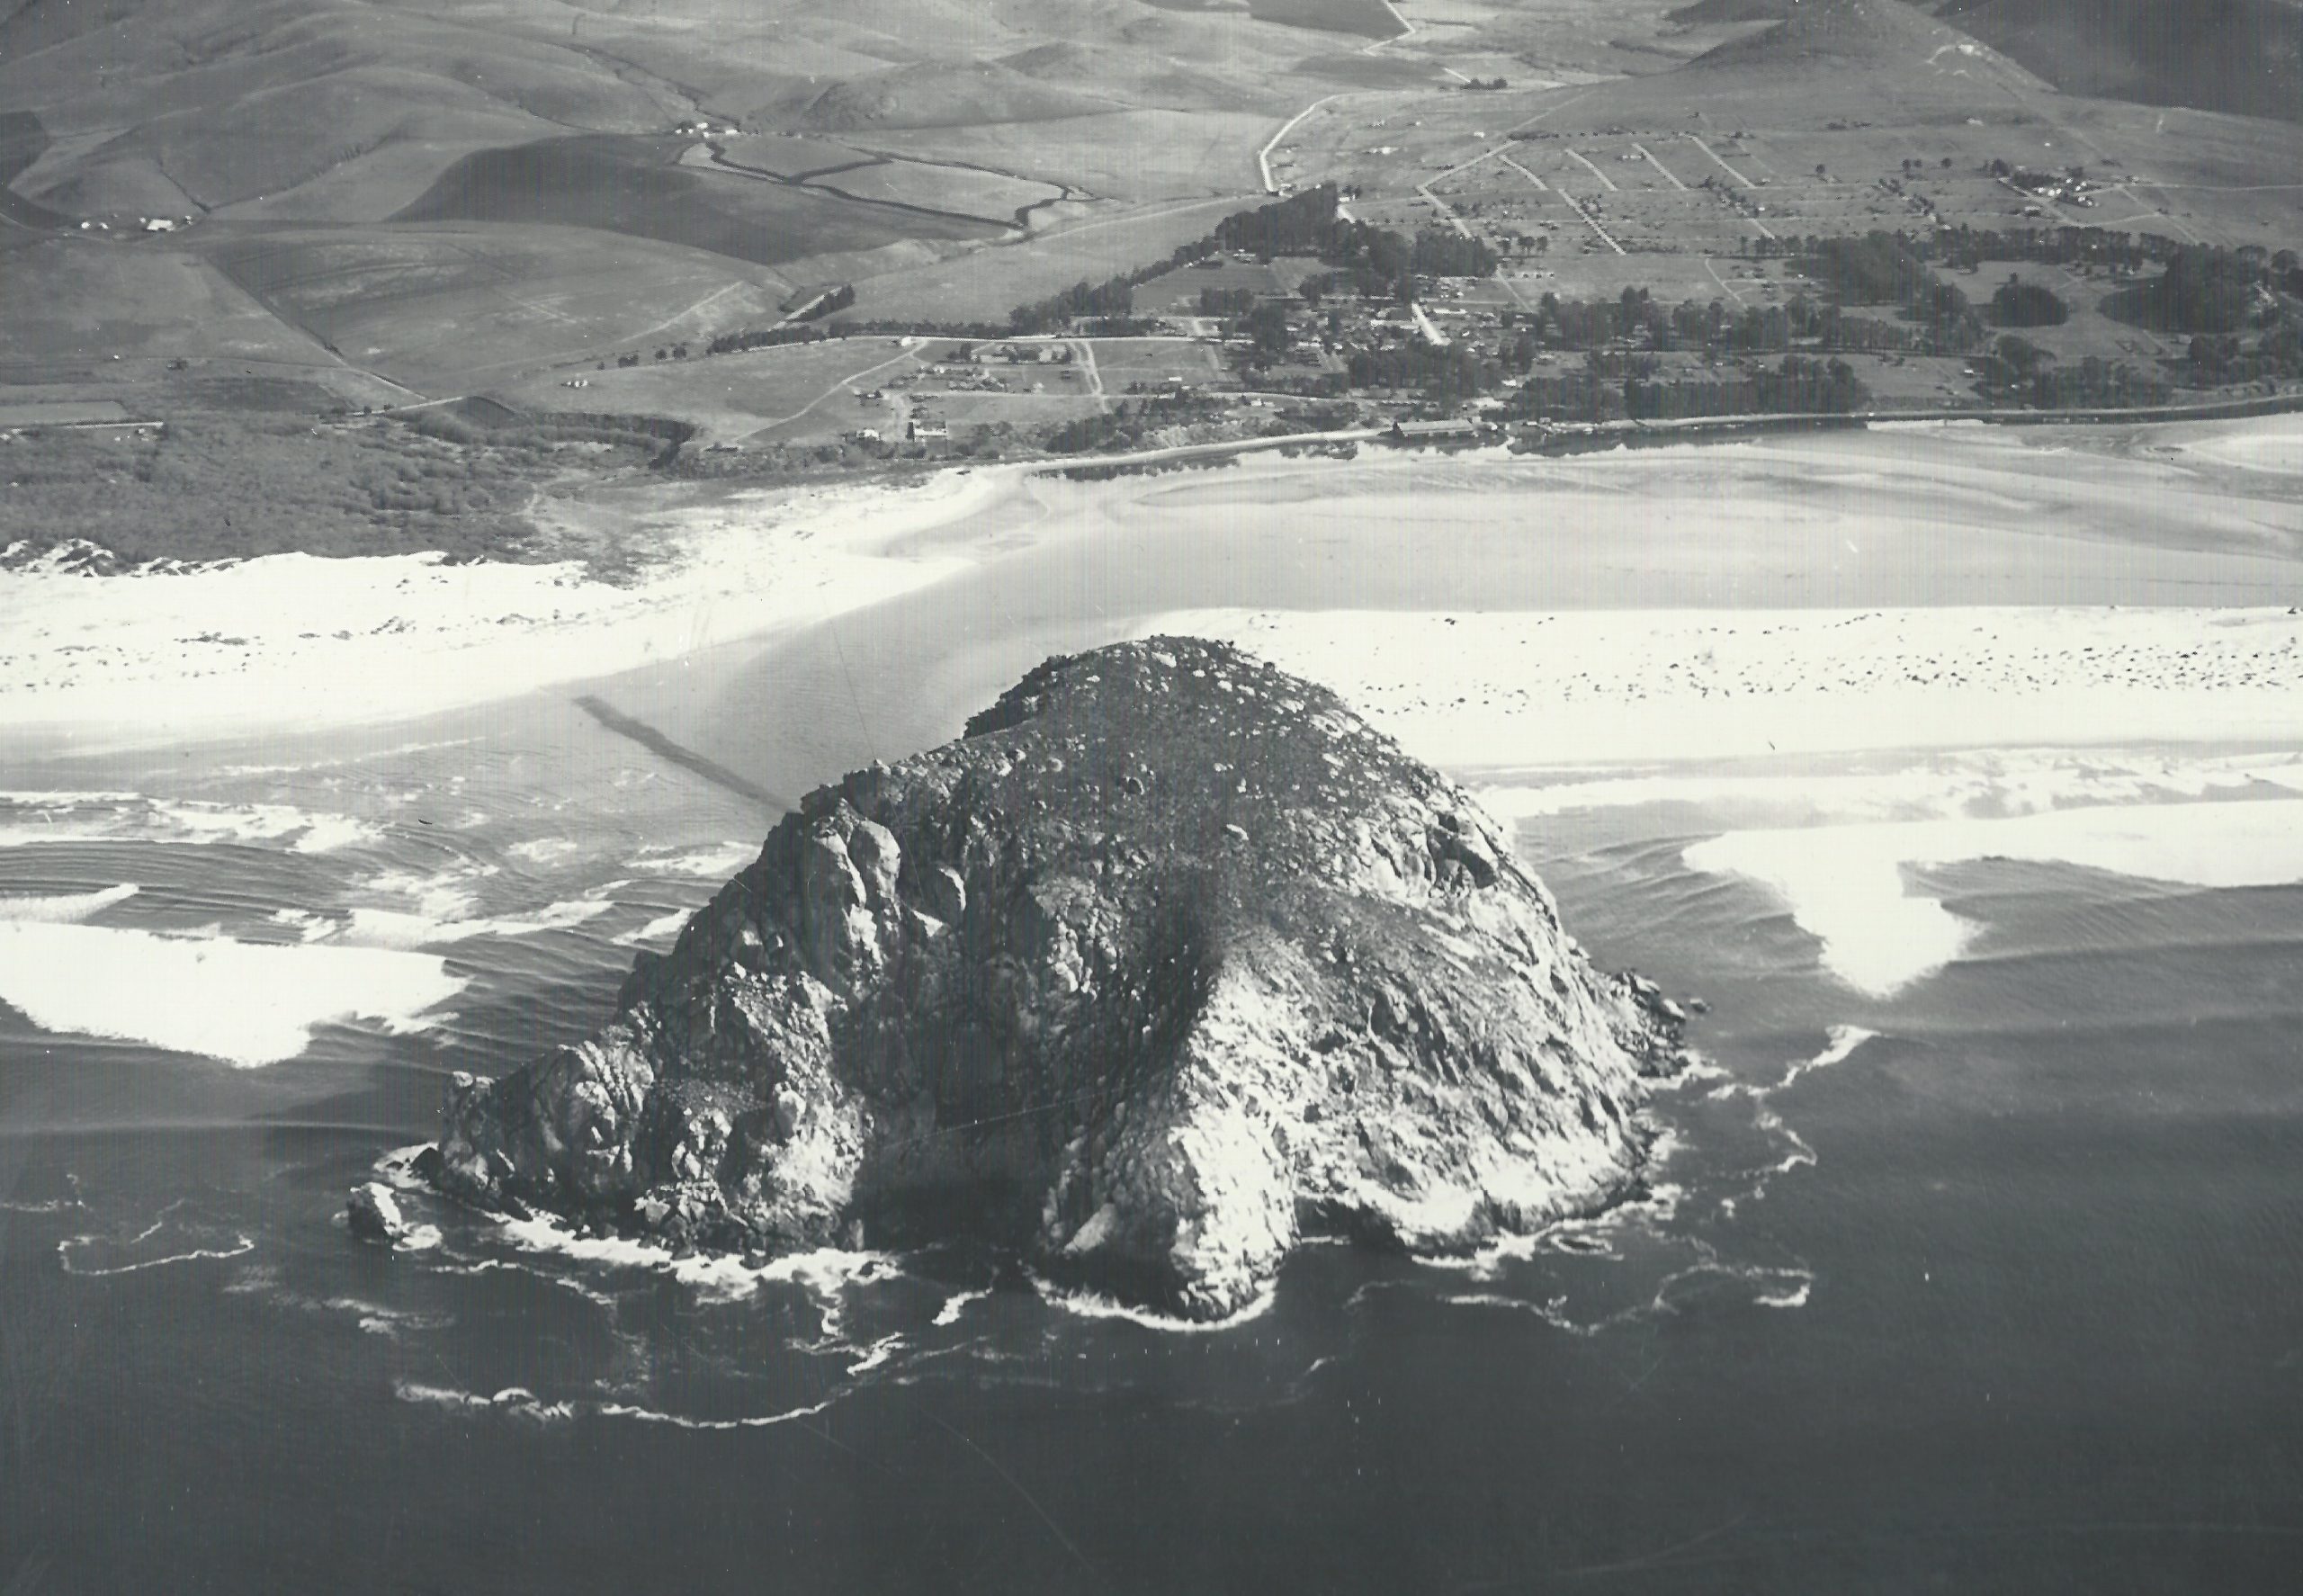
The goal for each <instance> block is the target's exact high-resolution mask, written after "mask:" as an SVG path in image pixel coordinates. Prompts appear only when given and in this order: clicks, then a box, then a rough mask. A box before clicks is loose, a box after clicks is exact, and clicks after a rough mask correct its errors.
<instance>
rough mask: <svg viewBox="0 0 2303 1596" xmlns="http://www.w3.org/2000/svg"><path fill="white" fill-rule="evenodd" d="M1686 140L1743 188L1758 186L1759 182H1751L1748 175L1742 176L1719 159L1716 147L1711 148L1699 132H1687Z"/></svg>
mask: <svg viewBox="0 0 2303 1596" xmlns="http://www.w3.org/2000/svg"><path fill="white" fill-rule="evenodd" d="M1687 140H1688V142H1689V144H1692V145H1694V146H1695V147H1696V148H1698V149H1699V150H1701V151H1703V153H1704V154H1706V155H1707V156H1709V157H1711V164H1712V165H1713V166H1716V167H1718V168H1719V169H1720V170H1721V171H1722V172H1725V173H1726V174H1727V175H1728V176H1730V177H1732V178H1734V180H1735V181H1736V182H1738V183H1740V184H1743V186H1744V187H1745V188H1757V187H1759V184H1756V183H1753V182H1752V180H1751V179H1750V178H1748V177H1746V176H1744V175H1743V174H1742V173H1741V172H1738V171H1736V170H1735V168H1734V167H1733V166H1729V165H1728V164H1727V163H1726V162H1725V161H1724V160H1722V159H1720V157H1719V152H1718V151H1717V150H1716V149H1714V148H1711V146H1710V145H1708V144H1706V143H1705V142H1704V141H1703V138H1702V136H1701V135H1700V134H1697V133H1689V134H1688V135H1687Z"/></svg>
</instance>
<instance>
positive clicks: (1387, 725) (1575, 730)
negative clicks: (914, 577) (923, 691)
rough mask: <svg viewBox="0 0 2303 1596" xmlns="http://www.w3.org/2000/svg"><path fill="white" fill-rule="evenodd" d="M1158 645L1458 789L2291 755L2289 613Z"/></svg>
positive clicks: (1830, 618)
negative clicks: (1450, 776) (1380, 741)
mask: <svg viewBox="0 0 2303 1596" xmlns="http://www.w3.org/2000/svg"><path fill="white" fill-rule="evenodd" d="M1152 632H1188V633H1190V634H1191V635H1194V636H1201V637H1214V638H1221V639H1223V641H1230V642H1234V643H1238V644H1239V645H1241V647H1243V648H1246V649H1248V650H1250V651H1251V652H1254V653H1257V654H1259V655H1261V656H1262V657H1263V658H1265V659H1268V660H1270V661H1271V662H1272V663H1273V664H1275V665H1277V666H1278V667H1279V668H1282V669H1284V670H1288V671H1291V672H1293V673H1295V674H1296V675H1298V676H1303V677H1308V678H1309V679H1311V680H1313V681H1317V682H1321V683H1323V684H1324V685H1326V686H1330V687H1331V688H1333V689H1334V690H1335V691H1337V692H1339V693H1340V694H1342V695H1344V697H1345V698H1347V699H1349V701H1350V702H1351V703H1352V704H1353V705H1354V706H1355V707H1356V708H1358V711H1359V713H1361V714H1363V715H1364V716H1366V717H1367V720H1368V722H1370V723H1371V724H1373V725H1375V726H1376V727H1377V728H1379V729H1380V730H1382V731H1385V732H1387V733H1389V734H1390V735H1392V736H1393V738H1394V739H1396V740H1398V741H1399V742H1400V744H1401V745H1402V747H1403V748H1405V749H1407V750H1408V751H1409V752H1410V753H1411V754H1413V755H1415V756H1416V757H1417V758H1420V759H1423V760H1425V761H1426V762H1428V763H1429V764H1432V765H1436V766H1438V767H1441V768H1443V769H1447V770H1456V771H1463V770H1481V769H1506V768H1519V769H1532V768H1538V767H1573V766H1611V767H1622V766H1637V765H1652V764H1664V763H1671V762H1683V761H1696V760H1703V761H1721V760H1738V759H1764V758H1774V757H1782V756H1793V755H1816V754H1839V753H1858V752H1868V751H1872V750H1886V749H1962V748H1994V749H2005V748H2046V747H2054V748H2079V747H2088V746H2098V745H2105V746H2107V745H2119V744H2179V745H2201V744H2205V745H2214V746H2230V747H2242V746H2279V745H2290V744H2294V743H2296V742H2298V741H2303V614H2298V613H2297V612H2296V610H2294V609H2292V608H2290V609H2274V608H2268V607H2263V608H2248V609H2233V608H2220V607H2200V608H2164V607H2163V608H2119V607H2114V606H2085V607H2068V608H2066V607H2047V606H2033V605H2009V606H1958V607H1942V608H1901V609H1866V610H1833V609H1798V610H1763V609H1744V610H1691V609H1658V610H1644V611H1642V610H1630V611H1626V610H1585V611H1568V612H1552V613H1547V614H1546V613H1533V612H1524V611H1510V612H1492V613H1488V614H1431V613H1404V614H1403V613H1397V612H1369V611H1344V610H1329V611H1320V612H1298V613H1294V614H1281V613H1277V612H1272V611H1262V612H1256V611H1248V610H1217V611H1186V612H1179V613H1170V614H1164V615H1160V616H1156V617H1153V618H1151V620H1149V621H1147V622H1146V623H1144V624H1143V626H1142V627H1141V628H1140V629H1139V631H1138V635H1149V634H1150V633H1152Z"/></svg>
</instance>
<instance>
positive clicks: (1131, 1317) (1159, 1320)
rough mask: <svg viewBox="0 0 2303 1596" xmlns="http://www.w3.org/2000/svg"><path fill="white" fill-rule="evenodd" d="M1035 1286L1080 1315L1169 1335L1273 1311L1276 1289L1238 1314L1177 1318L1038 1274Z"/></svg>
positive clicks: (1231, 1324) (1210, 1330)
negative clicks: (1116, 1320) (1202, 1318)
mask: <svg viewBox="0 0 2303 1596" xmlns="http://www.w3.org/2000/svg"><path fill="white" fill-rule="evenodd" d="M1030 1279H1031V1282H1032V1289H1033V1290H1035V1291H1036V1292H1038V1293H1039V1294H1040V1299H1041V1300H1042V1301H1043V1302H1045V1303H1047V1304H1048V1305H1050V1306H1052V1307H1055V1308H1060V1309H1062V1311H1063V1312H1064V1313H1067V1314H1071V1315H1072V1316H1073V1317H1075V1318H1080V1319H1125V1321H1127V1323H1130V1324H1138V1325H1141V1326H1143V1328H1144V1329H1145V1330H1156V1331H1161V1332H1162V1333H1164V1334H1168V1335H1214V1334H1217V1333H1219V1332H1221V1331H1227V1330H1237V1329H1238V1328H1239V1327H1240V1326H1241V1325H1242V1324H1248V1323H1253V1322H1254V1321H1256V1320H1258V1319H1260V1318H1262V1317H1263V1316H1264V1315H1265V1314H1268V1313H1269V1312H1271V1305H1272V1303H1273V1301H1274V1300H1275V1292H1274V1289H1273V1288H1272V1287H1265V1288H1264V1289H1263V1291H1262V1292H1261V1293H1260V1294H1259V1295H1258V1296H1256V1298H1255V1299H1254V1300H1253V1301H1251V1302H1250V1303H1248V1304H1247V1305H1245V1306H1243V1307H1242V1308H1241V1309H1240V1311H1239V1312H1238V1313H1236V1314H1230V1315H1228V1316H1227V1317H1224V1318H1222V1319H1208V1320H1200V1319H1174V1318H1170V1317H1169V1316H1168V1315H1166V1314H1155V1313H1153V1312H1151V1310H1150V1309H1149V1308H1139V1307H1135V1306H1133V1305H1129V1304H1127V1303H1124V1302H1119V1301H1117V1300H1116V1299H1114V1298H1112V1297H1108V1296H1104V1295H1103V1294H1102V1293H1101V1292H1096V1291H1079V1290H1071V1289H1067V1288H1066V1287H1061V1286H1057V1285H1055V1284H1054V1283H1053V1282H1052V1281H1048V1280H1044V1279H1042V1278H1040V1277H1039V1276H1037V1275H1033V1276H1031V1277H1030Z"/></svg>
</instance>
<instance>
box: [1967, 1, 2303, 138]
mask: <svg viewBox="0 0 2303 1596" xmlns="http://www.w3.org/2000/svg"><path fill="white" fill-rule="evenodd" d="M1936 10H1937V13H1938V14H1939V15H1940V16H1942V17H1943V18H1945V19H1946V20H1947V21H1949V22H1956V23H1958V25H1959V26H1960V27H1962V28H1964V29H1966V30H1967V31H1969V32H1971V33H1973V34H1974V35H1975V36H1976V38H1978V39H1981V40H1984V41H1985V42H1986V43H1988V44H1990V45H1992V46H1994V48H1996V49H2000V50H2002V51H2003V52H2005V53H2006V54H2007V55H2009V56H2012V57H2013V58H2015V59H2016V60H2019V61H2021V62H2022V63H2023V64H2024V65H2025V66H2027V67H2030V68H2031V70H2033V71H2034V72H2037V73H2038V74H2039V76H2042V77H2045V78H2046V79H2048V81H2049V82H2050V83H2053V84H2054V85H2056V86H2057V88H2059V89H2062V90H2063V91H2064V92H2065V93H2066V94H2099V95H2105V96H2109V97H2113V98H2118V99H2124V100H2139V101H2142V102H2144V103H2146V104H2160V105H2192V106H2197V107H2199V108H2200V109H2201V110H2206V111H2223V112H2233V113H2236V114H2237V115H2241V116H2265V117H2278V118H2281V119H2282V120H2284V121H2303V4H2296V0H1940V3H1939V4H1938V5H1937V7H1936Z"/></svg>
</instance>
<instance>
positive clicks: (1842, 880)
mask: <svg viewBox="0 0 2303 1596" xmlns="http://www.w3.org/2000/svg"><path fill="white" fill-rule="evenodd" d="M1683 857H1684V859H1685V861H1686V863H1687V865H1688V866H1689V868H1690V869H1694V870H1699V871H1703V872H1705V873H1707V874H1736V875H1741V876H1743V877H1745V878H1747V879H1750V880H1752V881H1756V882H1759V883H1762V884H1763V885H1765V886H1767V887H1768V888H1770V890H1772V891H1773V892H1775V893H1777V894H1778V895H1779V897H1780V898H1781V899H1782V900H1783V901H1784V903H1785V904H1786V906H1787V907H1788V908H1789V910H1791V913H1792V917H1793V918H1794V919H1796V920H1797V921H1798V923H1799V925H1800V927H1801V928H1803V929H1805V930H1806V931H1807V932H1808V933H1809V934H1810V935H1812V936H1814V937H1816V938H1817V939H1818V940H1819V941H1821V942H1822V944H1823V953H1822V957H1823V963H1824V968H1826V969H1827V970H1829V971H1830V972H1831V973H1833V974H1834V975H1836V976H1837V977H1839V979H1840V980H1842V982H1845V983H1847V984H1848V985H1850V986H1851V987H1853V988H1855V989H1856V990H1858V991H1864V992H1868V993H1870V994H1872V995H1873V996H1876V997H1887V996H1891V995H1893V994H1894V993H1895V992H1896V991H1901V990H1902V989H1903V988H1904V987H1905V986H1907V985H1909V984H1910V983H1911V982H1914V981H1918V980H1921V979H1922V978H1923V977H1925V976H1928V975H1931V974H1933V973H1935V972H1936V971H1938V970H1940V969H1941V968H1943V966H1944V965H1946V964H1949V963H1950V962H1951V961H1952V960H1954V959H1956V958H1958V956H1959V955H1960V953H1961V952H1962V951H1963V950H1964V949H1965V948H1966V947H1967V945H1968V943H1969V941H1970V940H1971V939H1972V937H1973V936H1974V934H1975V931H1976V928H1975V927H1973V926H1971V925H1969V924H1968V923H1967V922H1966V921H1963V920H1961V919H1958V917H1957V916H1955V915H1953V914H1951V913H1950V912H1949V910H1946V909H1945V908H1944V907H1943V906H1942V904H1940V902H1937V901H1934V900H1933V899H1931V898H1924V897H1913V896H1910V895H1909V894H1908V892H1906V890H1905V887H1904V879H1903V870H1904V866H1906V865H1949V864H1957V863H1961V862H1964V861H1967V860H1973V859H2020V860H2027V861H2031V862H2035V863H2048V864H2068V865H2083V866H2085V867H2088V868H2091V869H2096V870H2102V871H2106V872H2109V873H2111V874H2119V875H2128V876H2136V877H2139V878H2142V879H2146V880H2153V881H2167V882H2177V883H2184V884H2187V885H2192V886H2203V887H2242V886H2273V885H2282V884H2286V883H2292V882H2297V881H2303V801H2299V800H2295V799H2263V800H2254V801H2237V802H2206V803H2138V804H2123V805H2117V806H2109V807H2101V808H2091V809H2063V810H2054V811H2048V812H2045V813H2040V814H2030V815H2022V816H2018V817H2015V818H2012V819H2006V820H1976V819H1958V820H1906V821H1886V822H1878V823H1870V824H1861V825H1850V826H1820V827H1815V826H1811V827H1797V828H1793V829H1786V830H1763V831H1734V832H1729V833H1728V834H1727V835H1725V836H1724V837H1718V838H1713V839H1711V840H1710V841H1707V842H1701V843H1698V844H1696V845H1695V846H1694V847H1689V849H1687V850H1686V853H1685V854H1684V856H1683Z"/></svg>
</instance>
